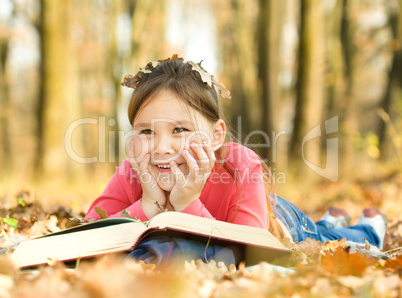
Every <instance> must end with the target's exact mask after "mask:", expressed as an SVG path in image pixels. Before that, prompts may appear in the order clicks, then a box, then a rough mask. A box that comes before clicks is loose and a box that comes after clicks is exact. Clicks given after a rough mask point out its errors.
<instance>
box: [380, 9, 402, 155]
mask: <svg viewBox="0 0 402 298" xmlns="http://www.w3.org/2000/svg"><path fill="white" fill-rule="evenodd" d="M394 3H395V2H394ZM391 4H393V3H392V2H391ZM395 8H396V7H395V5H390V6H389V7H388V9H389V22H390V26H391V29H392V40H391V41H390V43H389V46H390V47H391V50H392V51H393V56H392V62H391V67H390V68H389V72H388V82H387V85H386V90H385V94H384V97H383V98H382V100H381V103H380V108H381V109H383V110H384V111H385V112H386V113H387V114H389V115H390V114H391V107H392V106H393V102H394V101H395V100H394V98H395V97H396V96H395V94H396V90H397V88H399V89H402V4H401V2H399V10H396V9H395ZM379 121H380V122H379V124H378V128H377V134H378V136H379V142H380V146H381V149H382V150H381V152H385V149H386V148H385V147H386V143H385V140H386V123H385V122H384V120H383V119H379Z"/></svg>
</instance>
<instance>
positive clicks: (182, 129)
mask: <svg viewBox="0 0 402 298" xmlns="http://www.w3.org/2000/svg"><path fill="white" fill-rule="evenodd" d="M185 131H189V130H188V129H186V128H184V127H176V128H175V129H174V130H173V132H174V133H181V132H185Z"/></svg>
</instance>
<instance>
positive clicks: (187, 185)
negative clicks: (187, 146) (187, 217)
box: [169, 142, 215, 211]
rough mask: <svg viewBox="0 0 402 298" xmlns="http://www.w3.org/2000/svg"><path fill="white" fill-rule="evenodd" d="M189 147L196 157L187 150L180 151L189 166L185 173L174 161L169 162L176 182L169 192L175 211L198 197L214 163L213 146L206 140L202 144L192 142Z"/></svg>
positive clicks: (180, 209) (183, 207)
mask: <svg viewBox="0 0 402 298" xmlns="http://www.w3.org/2000/svg"><path fill="white" fill-rule="evenodd" d="M191 149H192V150H193V151H194V153H195V155H196V158H194V157H193V156H192V155H191V154H190V152H189V151H188V150H183V152H182V155H183V157H184V159H185V160H186V162H187V165H188V168H189V173H188V174H187V175H184V174H183V172H182V171H181V170H180V169H179V168H178V166H177V164H176V163H175V162H174V161H172V162H171V163H170V169H171V171H172V173H173V177H174V179H175V181H176V183H175V185H174V186H173V188H172V191H171V193H170V198H169V201H170V203H171V204H172V206H173V207H174V209H175V210H176V211H182V210H183V209H185V208H186V207H187V206H188V205H190V204H191V203H192V202H194V201H195V200H197V199H198V198H199V197H200V195H201V192H202V189H203V188H204V186H205V183H206V181H207V179H208V177H209V175H210V174H211V171H212V168H213V167H214V164H215V154H214V151H213V148H212V147H211V146H209V145H208V144H207V143H206V142H203V143H202V144H198V143H195V142H192V143H191Z"/></svg>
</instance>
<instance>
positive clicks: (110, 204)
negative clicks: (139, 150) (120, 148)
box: [86, 164, 148, 221]
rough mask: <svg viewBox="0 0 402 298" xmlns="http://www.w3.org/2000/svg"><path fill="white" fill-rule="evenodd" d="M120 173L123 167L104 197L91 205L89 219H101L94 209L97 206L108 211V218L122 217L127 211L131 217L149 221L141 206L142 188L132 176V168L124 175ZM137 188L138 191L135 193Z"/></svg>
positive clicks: (114, 176) (119, 169)
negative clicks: (124, 211) (123, 212)
mask: <svg viewBox="0 0 402 298" xmlns="http://www.w3.org/2000/svg"><path fill="white" fill-rule="evenodd" d="M124 166H126V167H127V164H123V165H122V167H124ZM120 171H121V167H120V168H117V170H116V173H115V174H114V175H113V177H112V179H111V180H110V182H109V183H108V185H107V186H106V188H105V190H104V191H103V193H102V195H101V196H99V197H98V198H97V199H96V200H95V201H94V202H93V203H92V204H91V206H90V207H89V210H88V212H87V214H86V217H87V218H93V219H100V216H99V214H98V213H97V212H96V211H95V209H94V207H95V206H96V207H99V208H101V209H102V210H104V211H106V213H107V215H108V217H121V212H122V211H123V210H126V211H128V212H129V214H130V216H131V217H136V218H137V219H139V220H141V221H146V220H148V218H147V216H146V215H145V213H144V211H143V210H142V206H141V199H140V198H141V194H142V191H141V189H140V187H141V186H140V184H139V183H137V181H136V176H134V175H131V171H132V170H131V167H130V168H126V170H125V171H124V174H122V173H121V172H120ZM130 175H131V176H132V177H130ZM135 188H138V189H136V191H134V190H135Z"/></svg>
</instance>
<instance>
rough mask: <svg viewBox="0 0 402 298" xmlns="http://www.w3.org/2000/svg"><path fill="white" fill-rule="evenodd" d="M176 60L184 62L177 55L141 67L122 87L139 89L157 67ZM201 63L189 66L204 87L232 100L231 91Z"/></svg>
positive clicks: (128, 77)
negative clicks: (142, 81) (145, 77)
mask: <svg viewBox="0 0 402 298" xmlns="http://www.w3.org/2000/svg"><path fill="white" fill-rule="evenodd" d="M175 60H180V61H183V62H184V59H183V58H181V57H179V56H178V55H177V54H174V55H173V56H172V57H171V58H167V59H164V60H156V61H152V62H149V63H148V64H147V65H145V67H140V70H139V71H138V72H137V74H136V75H135V76H133V75H131V74H127V75H125V76H124V78H123V82H121V85H122V86H125V87H129V88H133V89H134V90H135V88H137V85H138V84H139V82H140V81H141V80H142V78H143V77H144V76H145V75H146V74H148V73H151V72H152V71H153V70H154V69H155V68H156V67H157V66H159V65H160V64H162V63H164V62H167V61H175ZM201 62H202V61H201ZM201 62H199V63H194V62H192V61H187V62H186V63H188V64H189V65H191V67H192V70H193V71H196V72H198V73H199V74H200V76H201V80H202V81H203V82H204V86H205V87H206V88H207V89H211V88H216V90H217V91H219V93H220V94H221V95H222V96H223V97H225V98H231V96H230V91H229V90H228V89H227V88H226V87H225V85H223V84H222V83H219V82H218V81H217V80H216V79H215V78H214V76H213V75H211V74H209V73H208V72H207V71H206V70H205V69H204V68H203V67H202V66H201Z"/></svg>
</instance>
